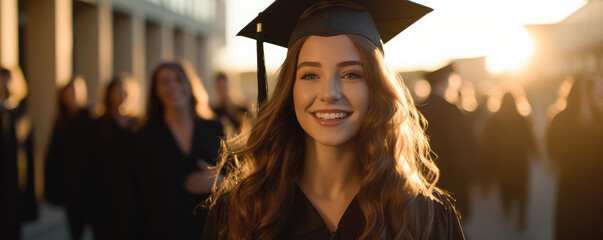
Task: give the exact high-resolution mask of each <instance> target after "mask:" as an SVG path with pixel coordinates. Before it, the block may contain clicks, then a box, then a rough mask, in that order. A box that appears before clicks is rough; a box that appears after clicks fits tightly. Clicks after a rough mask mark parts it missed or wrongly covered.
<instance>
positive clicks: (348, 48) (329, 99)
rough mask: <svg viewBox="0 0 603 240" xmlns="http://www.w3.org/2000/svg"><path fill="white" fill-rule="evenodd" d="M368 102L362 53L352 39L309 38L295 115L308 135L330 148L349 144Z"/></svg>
mask: <svg viewBox="0 0 603 240" xmlns="http://www.w3.org/2000/svg"><path fill="white" fill-rule="evenodd" d="M368 102H369V90H368V87H367V85H366V82H365V79H364V78H363V66H362V61H361V58H360V53H359V52H358V49H357V48H356V46H355V45H354V44H353V43H352V41H351V40H350V38H348V37H347V36H346V35H337V36H331V37H320V36H310V37H308V39H307V40H306V41H305V43H304V45H303V46H302V48H301V51H300V53H299V57H298V61H297V72H296V74H295V83H294V85H293V105H294V107H295V115H296V117H297V121H298V122H299V125H300V126H301V127H302V128H303V129H304V131H305V132H306V134H307V135H308V136H309V137H310V138H311V139H313V140H314V141H316V142H317V143H320V144H322V145H327V146H337V145H342V144H344V143H347V142H349V141H350V140H351V139H353V138H354V137H355V136H356V135H357V133H358V131H359V129H360V125H361V123H362V120H363V119H364V116H365V115H366V112H367V109H368Z"/></svg>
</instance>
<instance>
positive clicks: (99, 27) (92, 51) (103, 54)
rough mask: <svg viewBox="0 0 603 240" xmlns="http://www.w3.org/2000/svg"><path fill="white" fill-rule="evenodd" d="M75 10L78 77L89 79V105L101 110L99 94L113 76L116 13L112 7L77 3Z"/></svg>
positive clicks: (105, 3) (104, 4) (101, 3)
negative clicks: (114, 19)
mask: <svg viewBox="0 0 603 240" xmlns="http://www.w3.org/2000/svg"><path fill="white" fill-rule="evenodd" d="M75 7H76V11H74V16H73V17H74V19H73V20H74V21H73V22H74V39H75V54H74V56H75V61H74V67H75V74H78V75H81V76H82V77H84V79H85V80H86V84H87V87H88V106H90V109H91V110H94V109H95V108H96V107H97V104H98V103H99V102H102V101H99V97H100V95H99V93H101V92H102V90H103V89H104V88H105V85H106V83H107V82H108V81H109V80H110V79H111V75H113V69H112V68H113V64H112V61H113V23H112V22H113V12H112V10H111V5H110V4H109V3H108V2H105V1H98V2H97V4H96V5H91V4H87V3H82V2H76V6H75Z"/></svg>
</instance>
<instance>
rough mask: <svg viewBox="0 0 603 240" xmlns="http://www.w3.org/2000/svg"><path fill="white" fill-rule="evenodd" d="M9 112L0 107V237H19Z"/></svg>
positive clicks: (14, 152)
mask: <svg viewBox="0 0 603 240" xmlns="http://www.w3.org/2000/svg"><path fill="white" fill-rule="evenodd" d="M14 120H15V119H14V118H13V116H12V114H11V112H9V111H6V110H4V109H2V108H1V107H0V239H20V238H21V232H20V226H21V224H20V220H21V212H20V201H19V180H18V169H17V137H16V134H15V122H14Z"/></svg>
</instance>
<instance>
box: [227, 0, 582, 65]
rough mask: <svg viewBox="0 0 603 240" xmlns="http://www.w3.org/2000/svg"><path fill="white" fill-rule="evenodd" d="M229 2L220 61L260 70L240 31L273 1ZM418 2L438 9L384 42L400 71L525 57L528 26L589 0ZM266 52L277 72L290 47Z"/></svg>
mask: <svg viewBox="0 0 603 240" xmlns="http://www.w3.org/2000/svg"><path fill="white" fill-rule="evenodd" d="M225 1H226V8H227V9H226V21H227V23H226V34H227V37H226V46H225V47H224V48H223V49H220V50H219V55H218V62H216V64H217V66H218V68H220V69H222V70H225V71H255V68H256V53H255V41H254V40H251V39H248V38H244V37H235V35H236V34H237V32H238V31H239V30H240V29H241V28H243V27H244V26H245V25H246V24H247V23H248V22H249V21H251V20H252V19H253V18H254V17H256V16H257V14H258V12H260V11H262V10H263V9H265V8H266V7H267V6H268V5H270V4H271V3H272V2H273V1H272V0H225ZM413 1H414V2H417V3H420V4H423V5H426V6H429V7H431V8H433V9H434V11H433V12H431V13H429V14H428V15H427V16H425V17H424V18H422V19H421V20H419V21H418V22H417V23H415V24H414V25H412V26H411V27H409V28H408V29H406V30H405V31H404V32H402V33H401V34H399V35H398V36H397V37H395V38H394V39H392V40H390V41H389V42H388V43H386V44H385V57H386V61H387V62H388V64H389V65H390V66H391V67H393V68H394V69H396V70H398V71H410V70H433V69H436V68H438V67H440V66H442V65H444V64H446V63H447V61H449V60H450V59H455V58H464V57H477V56H492V59H493V60H500V59H507V58H509V57H515V58H517V59H521V58H522V57H523V58H525V57H527V56H529V49H530V48H533V42H532V41H531V39H530V37H529V35H528V34H527V32H526V31H525V29H524V28H523V25H524V24H551V23H557V22H559V21H561V20H563V19H564V18H565V17H567V16H569V15H570V14H571V13H573V12H575V11H576V10H577V9H579V8H580V7H582V6H583V5H584V4H586V2H587V1H586V0H454V1H452V0H413ZM264 52H265V58H266V67H267V68H268V71H274V70H276V69H278V67H279V66H280V64H282V62H283V61H284V59H285V54H286V49H285V48H282V47H278V46H275V45H272V44H268V43H266V44H265V45H264ZM510 55H512V56H510ZM524 55H527V56H524ZM499 64H500V63H499ZM511 67H512V66H511Z"/></svg>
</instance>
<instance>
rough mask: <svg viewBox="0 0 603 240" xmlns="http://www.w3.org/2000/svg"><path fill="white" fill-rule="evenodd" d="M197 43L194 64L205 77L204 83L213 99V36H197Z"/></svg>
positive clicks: (203, 77)
mask: <svg viewBox="0 0 603 240" xmlns="http://www.w3.org/2000/svg"><path fill="white" fill-rule="evenodd" d="M195 39H196V40H195V45H196V49H197V50H196V51H195V54H196V57H195V59H196V64H195V65H194V66H195V67H196V68H197V73H199V76H200V77H201V79H203V84H204V85H205V88H206V89H207V91H208V93H209V99H213V97H214V95H215V94H214V89H216V88H215V83H214V79H213V72H212V71H211V69H212V62H211V56H213V55H212V54H213V53H212V41H211V38H207V37H206V36H197V37H196V38H195Z"/></svg>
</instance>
